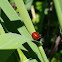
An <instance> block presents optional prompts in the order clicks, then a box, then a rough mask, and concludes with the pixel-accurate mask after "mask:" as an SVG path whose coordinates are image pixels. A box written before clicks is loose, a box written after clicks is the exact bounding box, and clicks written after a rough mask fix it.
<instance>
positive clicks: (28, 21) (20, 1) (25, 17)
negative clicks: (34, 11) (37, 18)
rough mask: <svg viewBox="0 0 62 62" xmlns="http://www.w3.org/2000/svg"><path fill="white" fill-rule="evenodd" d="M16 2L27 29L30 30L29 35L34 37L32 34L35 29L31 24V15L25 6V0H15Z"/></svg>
mask: <svg viewBox="0 0 62 62" xmlns="http://www.w3.org/2000/svg"><path fill="white" fill-rule="evenodd" d="M14 1H15V4H16V6H17V8H18V11H19V13H20V16H21V18H22V20H23V22H24V24H25V26H26V28H27V29H28V31H29V33H30V34H31V35H32V33H33V32H35V29H34V26H33V24H32V22H31V19H30V17H29V14H28V12H27V10H26V8H25V6H24V2H23V0H14Z"/></svg>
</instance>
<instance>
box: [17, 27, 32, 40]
mask: <svg viewBox="0 0 62 62" xmlns="http://www.w3.org/2000/svg"><path fill="white" fill-rule="evenodd" d="M18 31H19V33H20V34H21V35H23V36H25V37H27V38H29V39H31V40H33V39H32V36H31V35H30V34H29V32H28V31H27V29H26V27H25V26H22V27H20V28H18Z"/></svg>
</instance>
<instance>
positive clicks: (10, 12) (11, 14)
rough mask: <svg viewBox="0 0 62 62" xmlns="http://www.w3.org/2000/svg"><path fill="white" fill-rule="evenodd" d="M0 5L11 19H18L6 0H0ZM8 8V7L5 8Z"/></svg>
mask: <svg viewBox="0 0 62 62" xmlns="http://www.w3.org/2000/svg"><path fill="white" fill-rule="evenodd" d="M0 7H1V9H2V10H3V11H4V12H5V14H6V15H7V16H8V18H9V19H10V20H11V21H15V20H20V18H19V17H18V15H17V13H16V12H15V10H14V9H13V8H12V6H11V5H10V3H9V2H8V0H0ZM7 8H8V9H7Z"/></svg>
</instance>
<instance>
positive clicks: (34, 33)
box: [32, 32, 40, 40]
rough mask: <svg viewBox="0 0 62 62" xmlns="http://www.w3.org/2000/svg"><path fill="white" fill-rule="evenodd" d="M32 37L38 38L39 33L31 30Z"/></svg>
mask: <svg viewBox="0 0 62 62" xmlns="http://www.w3.org/2000/svg"><path fill="white" fill-rule="evenodd" d="M32 38H33V39H34V40H38V39H40V35H39V34H38V33H37V32H33V33H32Z"/></svg>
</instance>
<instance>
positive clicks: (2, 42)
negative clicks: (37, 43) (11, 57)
mask: <svg viewBox="0 0 62 62" xmlns="http://www.w3.org/2000/svg"><path fill="white" fill-rule="evenodd" d="M28 41H30V39H27V38H25V37H23V36H21V35H19V34H16V33H6V34H2V35H0V49H17V48H18V47H20V45H22V44H23V43H25V42H28ZM20 48H21V47H20Z"/></svg>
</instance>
